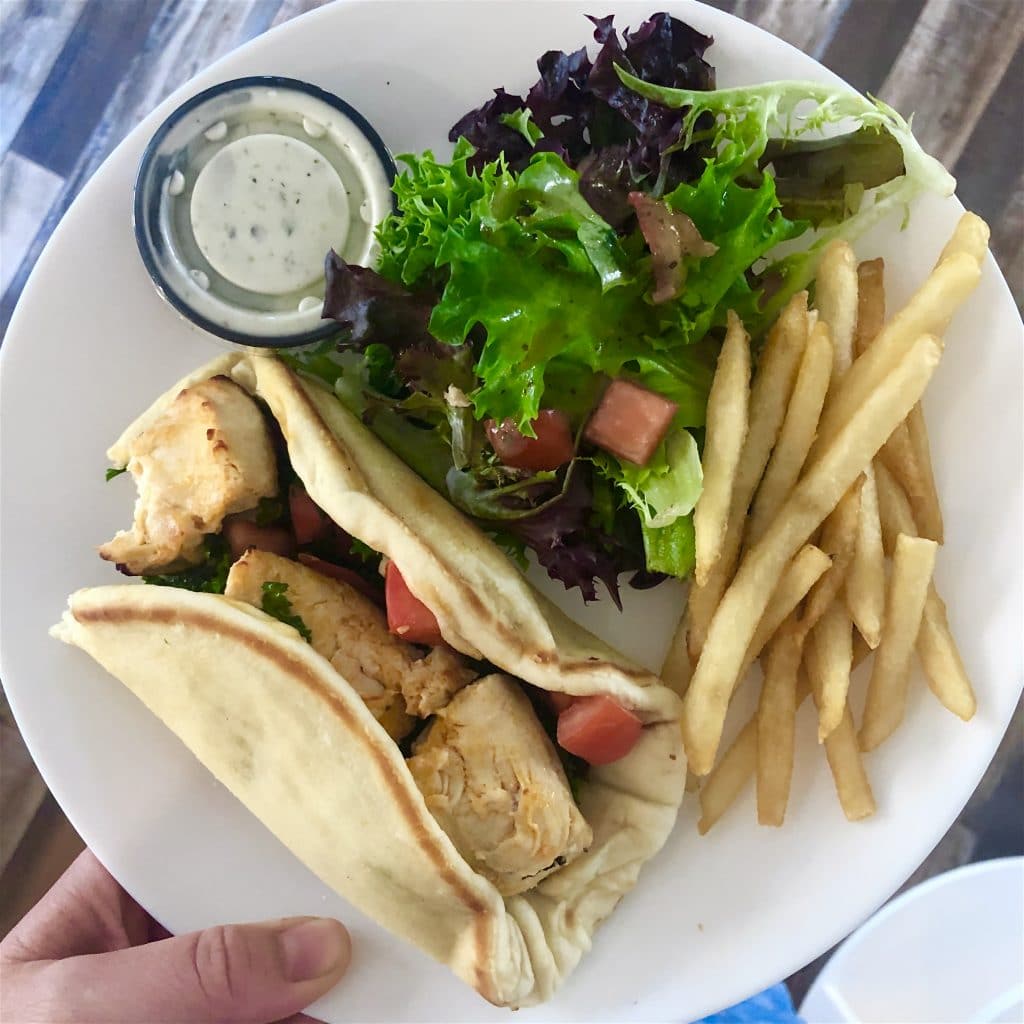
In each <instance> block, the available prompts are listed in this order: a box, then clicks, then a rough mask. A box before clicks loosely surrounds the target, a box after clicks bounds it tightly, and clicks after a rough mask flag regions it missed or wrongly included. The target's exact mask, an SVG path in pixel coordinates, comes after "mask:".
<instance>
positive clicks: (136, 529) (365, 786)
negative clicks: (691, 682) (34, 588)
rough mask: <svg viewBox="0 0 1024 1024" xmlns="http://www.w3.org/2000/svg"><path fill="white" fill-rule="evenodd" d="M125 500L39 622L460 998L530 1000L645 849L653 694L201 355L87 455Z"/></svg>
mask: <svg viewBox="0 0 1024 1024" xmlns="http://www.w3.org/2000/svg"><path fill="white" fill-rule="evenodd" d="M108 456H109V458H110V459H111V461H112V462H113V463H114V472H116V471H117V470H120V469H126V470H127V471H128V472H129V473H130V474H131V475H132V477H133V478H134V481H135V484H136V487H137V490H138V498H137V501H136V505H135V513H134V521H133V524H132V526H131V528H130V529H128V530H124V531H122V532H120V533H118V534H117V535H116V536H115V537H114V538H113V539H112V540H111V541H109V542H107V543H106V544H104V545H102V546H101V548H100V554H101V556H102V557H103V558H105V559H107V560H109V561H112V562H114V563H115V564H116V565H117V566H118V568H119V569H120V570H121V571H122V572H124V573H126V574H128V575H132V576H141V577H142V578H143V580H144V581H145V583H147V584H149V585H146V586H142V585H137V584H134V583H133V584H121V585H116V586H106V587H96V588H92V589H88V590H82V591H79V592H77V593H76V594H74V595H72V597H71V599H70V601H69V608H68V610H67V612H66V613H65V614H64V618H63V620H62V621H61V623H59V624H58V625H57V626H56V627H54V630H53V632H54V635H55V636H57V637H58V638H60V639H62V640H64V641H65V642H67V643H71V644H74V645H77V646H79V647H81V648H82V649H83V650H85V651H87V652H88V653H89V654H91V655H92V656H93V657H94V658H95V659H96V660H97V661H98V662H99V663H100V664H101V665H103V666H104V667H105V668H106V669H107V670H108V671H109V672H110V673H111V674H112V675H114V676H116V677H117V678H118V679H120V680H121V681H122V682H123V683H124V684H125V685H127V686H128V688H129V689H130V690H132V692H134V693H135V694H136V695H137V696H138V697H139V698H140V699H141V700H142V701H143V703H144V704H146V706H147V707H149V708H150V710H152V711H153V712H154V713H155V714H156V715H158V716H159V717H160V718H161V720H162V721H163V722H164V723H165V724H166V725H167V726H169V727H170V728H171V729H172V730H173V731H174V732H175V733H176V734H177V735H178V736H179V737H180V738H181V739H182V740H183V741H184V743H185V744H186V745H187V746H188V747H189V749H190V750H191V751H192V752H193V753H194V754H195V755H196V756H197V757H198V758H199V759H200V761H201V762H202V763H203V764H204V765H206V767H207V768H208V769H209V770H210V771H211V772H212V773H213V774H214V775H215V776H216V777H217V778H218V779H219V780H220V781H221V782H222V783H224V785H226V786H227V787H228V789H230V791H231V792H232V793H233V794H234V795H235V796H236V797H238V798H239V799H240V800H241V801H242V802H243V803H244V804H245V805H246V806H247V807H248V808H249V809H250V810H251V811H252V812H253V813H254V814H256V815H257V817H259V818H260V820H261V821H263V823H264V824H265V825H267V827H268V828H270V830H271V831H272V832H273V833H274V834H275V835H276V836H277V837H278V838H279V839H281V840H282V841H283V842H284V843H285V844H286V845H287V846H288V847H289V848H290V849H291V850H292V851H293V852H294V853H295V854H296V856H298V857H299V858H300V860H302V861H303V862H304V863H305V864H306V865H307V866H309V867H310V868H311V869H312V870H313V871H314V872H316V874H317V875H319V877H320V878H321V879H323V880H324V882H326V883H327V884H328V885H330V886H332V887H333V888H334V889H335V890H337V891H338V892H339V893H340V894H341V895H342V896H344V897H345V898H346V899H348V900H349V901H350V902H352V903H353V904H354V905H355V906H357V907H359V908H360V909H361V910H363V911H364V912H366V913H368V914H369V915H371V916H372V917H374V918H375V919H376V920H377V921H378V922H380V923H381V924H382V925H383V926H384V927H386V928H388V929H390V930H391V931H392V932H394V933H396V934H398V935H400V936H402V937H403V938H405V939H407V940H409V941H411V942H413V943H415V944H416V945H417V946H419V947H420V948H421V949H422V950H424V951H425V952H426V953H428V954H430V955H431V956H433V957H435V958H436V959H438V960H440V961H441V962H443V963H446V964H448V965H449V966H450V967H451V968H452V970H453V971H454V972H455V973H456V974H457V975H458V976H459V977H460V978H462V979H463V980H464V981H465V982H467V983H468V984H469V985H471V986H473V987H474V988H475V989H476V990H477V991H478V992H479V993H480V994H481V995H482V996H484V998H486V999H488V1000H490V1001H491V1002H493V1003H495V1004H498V1005H503V1006H511V1007H516V1006H525V1005H531V1004H535V1003H538V1002H541V1001H543V1000H545V999H547V998H548V997H549V996H550V995H551V994H552V992H553V991H554V989H555V988H556V987H557V986H558V985H559V984H560V982H561V981H562V980H563V979H564V978H565V976H566V975H567V974H568V973H569V972H570V971H571V970H572V969H573V967H574V966H575V965H576V964H577V962H578V961H579V959H580V957H581V956H582V955H583V954H584V953H585V952H586V951H587V949H588V948H589V947H590V944H591V940H592V936H593V933H594V930H595V929H596V927H597V925H598V924H600V923H601V921H603V920H604V918H605V917H607V916H608V914H610V913H611V911H612V910H613V909H614V907H615V905H616V904H617V903H618V901H619V900H620V899H621V897H622V896H623V895H624V893H626V892H627V891H628V890H629V889H630V888H631V887H632V886H633V885H634V884H635V882H636V879H637V876H638V873H639V871H640V868H641V866H642V865H643V863H644V862H645V861H646V860H647V859H649V858H650V857H651V856H653V855H654V854H655V853H656V852H657V851H658V850H659V849H660V847H661V846H662V844H663V843H664V842H665V839H666V838H667V836H668V834H669V832H670V830H671V828H672V826H673V824H674V821H675V817H676V811H677V809H678V806H679V803H680V800H681V798H682V794H683V788H684V781H685V770H686V765H685V760H684V756H683V751H682V746H681V742H680V734H679V729H678V724H677V720H678V710H679V708H678V698H677V697H676V696H675V695H674V694H673V693H672V692H671V691H670V690H668V689H667V688H666V687H665V686H663V685H662V684H661V683H660V681H659V680H658V679H657V677H656V676H654V675H652V674H651V673H650V672H647V671H646V670H644V669H642V668H641V667H639V666H637V665H635V664H633V663H631V662H630V661H628V660H627V659H626V658H625V657H623V656H622V655H620V654H619V653H617V652H616V651H614V650H613V649H612V648H611V647H609V646H607V645H606V644H604V643H602V642H601V641H600V640H598V639H597V638H596V637H594V636H592V635H591V634H589V633H588V632H587V631H585V630H584V629H582V628H581V627H579V626H577V625H576V624H575V623H574V622H572V621H571V620H570V619H569V618H568V617H567V616H565V615H564V614H563V613H562V612H560V611H559V610H557V609H556V608H555V607H554V606H553V605H552V604H551V603H549V602H548V601H547V600H545V599H544V598H543V597H542V596H541V595H539V594H538V593H537V592H536V591H535V590H534V589H533V588H532V587H531V585H530V584H529V583H528V582H527V580H526V579H525V578H524V577H523V576H522V575H521V573H520V572H519V571H518V569H517V568H516V567H515V565H513V564H512V562H510V561H509V560H508V558H507V557H506V556H505V555H504V554H503V553H502V552H501V551H500V550H499V549H498V548H497V547H496V546H495V545H494V544H493V543H492V542H491V541H490V540H489V539H488V538H487V537H486V536H485V535H484V534H483V533H481V532H480V531H479V530H478V529H477V527H476V526H474V525H473V524H472V523H470V522H469V521H468V520H466V519H464V518H463V517H462V515H461V513H459V512H458V511H457V510H455V509H454V508H453V507H452V506H451V505H450V504H448V502H447V501H445V500H444V499H443V498H442V497H441V496H440V495H438V494H437V493H436V492H434V491H433V490H432V489H431V488H430V486H429V485H427V484H426V483H425V482H423V481H422V480H421V479H420V478H419V477H418V476H417V475H416V474H415V473H414V472H413V471H412V470H411V469H409V468H408V467H407V466H406V465H405V464H404V463H403V462H402V461H401V460H399V459H398V458H397V457H396V456H395V455H394V454H392V452H391V451H390V450H389V449H388V448H387V447H385V446H384V445H383V444H382V442H381V441H379V440H378V439H377V438H376V437H375V436H374V435H373V434H372V433H370V431H369V430H367V428H366V427H364V426H363V424H362V423H361V422H360V421H359V420H358V419H357V418H356V417H354V416H353V415H352V414H351V413H350V412H348V411H347V410H346V409H345V408H344V407H343V406H342V405H341V404H340V403H339V402H338V401H337V399H336V398H335V397H334V396H333V395H332V394H331V393H330V392H328V391H327V390H326V389H324V388H323V387H321V386H320V385H319V384H317V383H315V382H312V381H309V380H306V379H305V378H300V377H299V376H297V375H296V374H295V373H293V372H292V370H290V369H289V368H288V367H287V366H285V365H284V364H283V363H282V362H280V361H279V360H277V359H276V358H274V357H268V356H249V355H236V354H232V355H225V356H222V357H220V358H219V359H217V360H214V361H213V362H212V363H210V364H208V365H207V366H206V367H203V368H202V369H200V370H199V371H197V372H196V373H195V374H192V375H190V376H189V377H187V378H185V379H184V380H182V381H180V382H179V383H178V384H177V385H175V387H173V388H172V389H171V390H170V391H168V392H167V393H166V394H164V395H163V396H162V397H161V398H159V399H158V400H157V401H156V402H155V403H154V404H153V405H152V406H151V407H150V408H149V409H148V410H147V411H146V412H145V413H143V414H142V416H140V417H139V418H138V419H137V420H136V421H135V422H134V423H133V424H132V425H131V426H130V427H129V428H128V429H127V430H126V431H125V433H124V434H123V435H122V437H121V438H120V439H118V441H117V442H116V443H115V444H114V445H113V446H112V448H111V449H110V450H109V452H108Z"/></svg>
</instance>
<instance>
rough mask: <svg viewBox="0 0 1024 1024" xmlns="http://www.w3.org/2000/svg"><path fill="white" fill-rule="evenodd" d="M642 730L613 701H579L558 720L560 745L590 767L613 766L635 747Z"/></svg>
mask: <svg viewBox="0 0 1024 1024" xmlns="http://www.w3.org/2000/svg"><path fill="white" fill-rule="evenodd" d="M642 729H643V723H642V722H641V721H640V719H639V718H637V717H636V715H634V714H633V713H632V712H631V711H627V710H626V709H625V708H624V707H622V705H621V704H618V703H616V702H615V701H614V700H612V698H611V697H605V696H604V695H603V694H602V695H600V696H596V697H577V698H576V699H575V700H574V701H573V702H572V704H571V705H570V706H569V707H568V708H566V709H565V711H563V712H562V713H561V714H560V715H559V716H558V744H559V746H561V747H562V748H563V749H565V750H568V751H569V753H570V754H575V755H576V756H577V757H582V758H583V760H584V761H587V762H588V763H590V764H611V763H612V762H613V761H618V760H619V758H622V757H625V756H626V755H627V754H628V753H629V752H630V751H631V750H632V749H633V747H635V746H636V742H637V740H638V739H640V732H641V730H642Z"/></svg>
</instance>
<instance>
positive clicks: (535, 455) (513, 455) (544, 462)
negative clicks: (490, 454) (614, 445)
mask: <svg viewBox="0 0 1024 1024" xmlns="http://www.w3.org/2000/svg"><path fill="white" fill-rule="evenodd" d="M532 426H533V430H534V433H535V434H536V435H537V436H536V437H527V436H526V435H525V434H523V433H521V432H520V430H519V428H518V427H517V426H516V425H515V423H514V421H513V420H511V419H506V420H503V421H502V422H501V423H495V422H494V420H488V421H487V423H486V430H487V439H488V440H489V441H490V442H491V445H492V446H493V448H494V450H495V451H496V452H497V453H498V458H499V459H501V461H502V462H504V463H505V465H506V466H511V467H512V468H513V469H531V470H533V471H534V472H539V471H541V470H544V469H558V467H559V466H564V465H565V464H566V463H567V462H568V461H569V460H570V459H571V458H572V456H573V450H574V446H573V443H572V428H571V427H570V426H569V417H568V416H566V415H565V413H564V412H559V411H558V410H557V409H541V411H540V412H539V413H538V415H537V418H536V419H535V420H534V421H533V423H532Z"/></svg>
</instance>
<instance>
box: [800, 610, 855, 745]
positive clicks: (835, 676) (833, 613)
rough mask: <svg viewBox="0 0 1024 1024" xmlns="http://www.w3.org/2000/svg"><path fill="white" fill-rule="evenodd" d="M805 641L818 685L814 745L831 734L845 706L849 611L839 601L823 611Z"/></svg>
mask: <svg viewBox="0 0 1024 1024" xmlns="http://www.w3.org/2000/svg"><path fill="white" fill-rule="evenodd" d="M807 642H808V643H810V644H813V645H814V656H815V658H816V660H817V675H818V680H819V685H818V686H816V687H815V693H816V695H817V705H818V742H819V743H821V742H823V741H824V740H825V739H827V738H828V737H829V736H831V735H832V733H833V732H835V730H836V728H837V727H838V726H839V722H840V720H841V719H842V717H843V709H844V708H845V707H846V695H847V693H848V692H849V689H850V671H851V669H852V667H853V628H852V623H851V622H850V615H849V612H847V610H846V606H845V605H844V604H843V603H842V602H841V601H836V602H835V603H834V604H831V605H829V607H828V608H826V609H825V614H824V615H822V617H821V618H820V619H819V620H818V624H817V625H816V626H815V627H814V630H813V631H812V633H811V635H810V636H809V637H808V639H807Z"/></svg>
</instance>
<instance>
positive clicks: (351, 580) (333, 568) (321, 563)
mask: <svg viewBox="0 0 1024 1024" xmlns="http://www.w3.org/2000/svg"><path fill="white" fill-rule="evenodd" d="M299 561H300V562H301V563H302V564H303V565H305V566H307V567H308V568H310V569H312V570H313V571H314V572H318V573H320V575H321V576H330V578H331V579H332V580H341V582H342V583H347V584H348V585H349V586H350V587H352V589H353V590H358V591H359V593H360V594H363V595H365V596H366V597H369V598H370V599H371V600H374V601H376V600H378V598H379V595H378V593H377V592H376V591H375V590H374V589H373V585H372V584H371V583H370V582H369V581H367V580H364V579H363V577H362V576H360V575H359V573H357V572H353V571H352V570H351V569H346V568H345V566H343V565H335V564H334V562H328V561H327V560H326V559H323V558H317V556H316V555H311V554H309V553H308V552H306V551H300V552H299Z"/></svg>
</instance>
